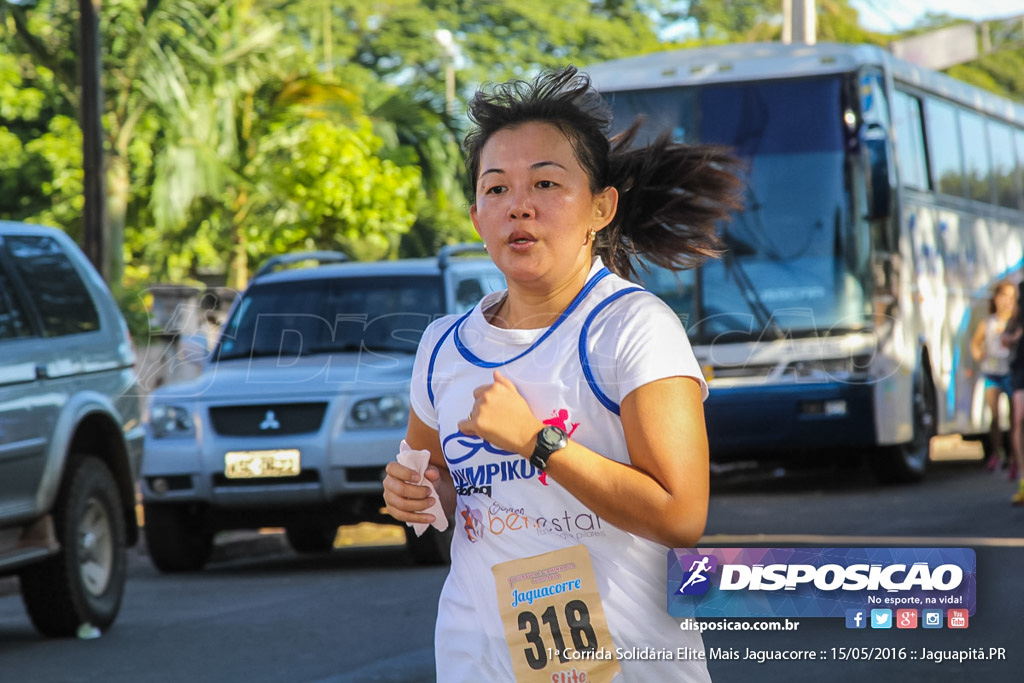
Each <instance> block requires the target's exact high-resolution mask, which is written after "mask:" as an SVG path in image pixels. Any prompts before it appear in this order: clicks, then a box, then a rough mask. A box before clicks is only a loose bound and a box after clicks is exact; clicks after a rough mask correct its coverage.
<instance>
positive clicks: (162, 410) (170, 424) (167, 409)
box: [149, 405, 195, 439]
mask: <svg viewBox="0 0 1024 683" xmlns="http://www.w3.org/2000/svg"><path fill="white" fill-rule="evenodd" d="M149 428H150V429H151V430H152V431H153V437H154V438H156V439H164V438H167V437H174V436H192V435H193V434H194V433H195V427H194V425H193V424H192V416H191V415H189V412H188V410H186V409H185V408H182V407H181V406H169V405H155V406H151V407H150V409H149Z"/></svg>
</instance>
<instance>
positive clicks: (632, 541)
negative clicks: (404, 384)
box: [411, 260, 710, 683]
mask: <svg viewBox="0 0 1024 683" xmlns="http://www.w3.org/2000/svg"><path fill="white" fill-rule="evenodd" d="M503 296H504V292H497V293H494V294H491V295H488V296H487V297H485V298H484V300H483V301H482V302H480V303H479V304H478V305H477V306H476V308H474V309H473V310H472V311H470V313H468V314H467V315H465V316H462V317H461V318H457V317H455V316H448V317H446V318H442V319H440V320H438V321H436V322H435V323H433V324H432V325H431V326H430V327H429V328H428V329H427V331H426V332H425V333H424V335H423V339H422V341H421V342H420V346H419V351H418V353H417V357H416V366H415V371H414V375H413V382H412V396H411V399H412V407H413V410H415V411H416V414H417V416H418V417H419V418H420V419H421V420H422V421H423V422H424V423H425V424H426V425H428V426H430V427H432V428H434V429H437V430H438V434H439V437H440V441H441V444H442V448H443V450H444V455H445V459H446V460H447V462H448V467H449V469H450V471H451V473H452V477H453V479H454V483H455V488H456V490H457V492H458V502H457V508H456V512H455V536H454V540H453V543H452V566H451V570H450V573H449V575H448V578H447V580H446V581H445V584H444V588H443V590H442V593H441V598H440V602H439V605H438V616H437V625H436V631H435V657H436V666H437V681H438V683H453V682H455V683H457V682H461V681H484V680H486V681H513V680H514V676H513V669H512V662H511V658H510V654H509V646H508V644H507V642H506V640H505V636H504V630H503V626H502V623H501V619H500V617H499V608H498V602H497V600H498V598H497V595H496V591H495V584H494V578H493V575H492V572H491V567H493V566H494V565H495V564H498V563H501V562H506V561H508V560H513V559H518V558H524V557H531V556H534V555H538V554H541V553H546V552H549V551H552V550H559V549H562V548H567V547H570V546H575V545H580V544H583V545H585V546H586V547H587V549H588V550H589V552H590V556H591V561H592V563H593V567H594V574H595V576H596V578H597V582H598V585H599V586H600V593H601V602H602V605H603V609H604V611H605V615H606V617H607V620H608V628H609V631H610V633H611V636H612V639H613V641H614V643H615V646H616V648H618V649H620V650H625V651H632V650H633V649H634V648H637V649H640V650H644V649H653V650H658V651H661V650H663V649H664V650H668V651H671V652H672V653H673V655H674V654H675V653H676V652H677V648H684V649H685V650H686V651H687V652H689V653H691V655H692V653H693V652H703V642H702V640H701V637H700V635H699V633H697V632H694V631H682V630H681V629H680V626H679V620H678V619H674V618H672V617H670V616H669V615H668V613H667V609H666V603H667V588H666V581H667V576H666V575H667V566H668V565H667V562H668V559H667V549H666V548H665V547H663V546H661V545H659V544H657V543H653V542H651V541H648V540H646V539H643V538H640V537H638V536H635V535H633V534H630V533H627V532H625V531H622V530H621V529H618V528H617V527H614V526H612V525H611V524H609V523H608V522H606V521H604V520H603V519H601V518H600V517H598V516H597V515H596V514H594V513H593V512H592V511H590V509H588V508H587V507H585V506H584V505H583V504H582V503H580V502H579V501H578V500H577V499H576V498H575V497H574V496H572V495H571V494H570V493H569V492H567V491H566V490H565V489H564V488H562V487H561V486H560V485H559V484H558V482H556V481H554V480H553V479H550V478H547V477H541V476H539V474H540V473H539V472H538V471H537V470H536V469H535V468H534V467H533V465H531V464H530V462H529V461H528V460H527V459H525V458H523V457H522V456H520V455H518V454H510V453H507V452H504V451H501V450H499V449H497V448H495V447H493V446H491V445H490V444H488V443H486V442H484V441H483V440H482V439H480V438H478V437H468V436H466V435H464V434H462V433H461V432H459V430H458V426H457V424H458V422H459V421H460V420H462V419H464V418H465V416H466V415H467V414H468V413H469V411H470V408H471V407H472V405H473V390H474V389H475V388H476V387H478V386H480V385H483V384H489V383H491V382H492V381H493V372H494V369H495V367H497V369H499V370H500V371H501V372H502V374H504V375H505V376H506V377H508V378H509V379H510V380H511V381H512V382H513V383H514V384H515V386H516V388H517V389H518V391H519V393H520V394H521V395H522V396H523V397H524V398H525V399H526V402H527V403H528V404H529V406H530V408H531V410H532V411H533V413H534V414H535V415H536V416H538V417H540V418H541V419H542V420H545V421H546V422H548V423H549V424H556V425H558V426H560V427H562V428H563V429H564V430H565V431H566V432H567V433H569V434H570V438H571V439H572V440H574V441H576V442H578V443H580V444H582V445H584V446H586V447H587V448H590V449H591V450H593V451H595V452H597V453H600V454H602V455H604V456H605V457H608V458H611V459H613V460H616V461H619V462H624V463H628V462H629V454H628V451H627V449H626V441H625V436H624V433H623V430H622V424H621V421H620V419H619V415H618V404H619V403H621V401H622V398H623V397H625V396H626V395H628V394H629V393H630V392H631V391H633V390H634V389H636V388H637V387H640V386H642V385H644V384H647V383H649V382H653V381H655V380H658V379H662V378H666V377H675V376H684V377H692V378H695V379H696V380H697V381H698V382H700V384H701V387H702V391H703V393H704V396H705V397H706V396H707V385H706V384H705V382H704V379H703V377H702V375H701V372H700V368H699V366H698V364H697V361H696V359H695V358H694V355H693V351H692V349H691V348H690V344H689V340H688V339H687V337H686V332H685V330H684V329H683V327H682V324H681V323H680V321H679V318H678V317H677V316H676V315H675V314H674V313H673V312H672V310H671V309H670V308H669V307H668V306H667V305H665V304H664V302H662V301H661V300H660V299H658V298H657V297H655V296H654V295H652V294H650V293H648V292H646V291H644V290H642V289H640V288H638V287H636V286H635V285H633V284H632V283H630V282H628V281H626V280H623V279H622V278H619V277H617V276H615V275H613V274H610V273H608V272H607V270H606V269H605V268H604V267H603V265H602V264H601V262H600V261H599V260H595V262H594V265H593V267H592V269H591V271H590V275H589V278H588V282H587V285H586V286H585V287H584V290H583V291H582V292H581V293H580V296H578V297H577V298H576V300H575V301H574V302H573V304H571V305H570V306H569V308H567V309H566V313H565V315H564V316H563V318H562V319H561V320H559V321H558V322H557V323H555V324H554V325H552V326H551V327H550V328H545V329H541V330H508V329H501V328H497V327H494V326H492V325H491V324H490V323H488V322H487V320H486V319H485V317H484V314H483V311H485V310H487V309H488V308H490V307H491V306H493V305H495V304H497V303H498V302H499V301H501V298H502V297H503ZM609 297H611V298H609ZM588 318H590V319H589V320H588ZM581 340H582V342H581ZM581 349H582V351H581ZM554 457H559V456H558V455H557V454H555V456H554ZM620 666H621V668H622V673H623V675H622V676H620V677H618V678H617V679H616V680H617V681H638V682H639V681H643V682H644V683H651V682H657V681H665V682H666V683H668V682H671V683H678V682H680V681H709V680H710V678H709V676H708V672H707V668H706V665H705V662H704V661H703V660H700V659H696V658H695V657H693V656H689V657H687V658H684V659H675V658H673V659H672V660H660V661H649V660H623V661H620Z"/></svg>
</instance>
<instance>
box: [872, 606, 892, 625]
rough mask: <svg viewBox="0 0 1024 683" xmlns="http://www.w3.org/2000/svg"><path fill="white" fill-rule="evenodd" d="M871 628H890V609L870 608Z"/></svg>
mask: <svg viewBox="0 0 1024 683" xmlns="http://www.w3.org/2000/svg"><path fill="white" fill-rule="evenodd" d="M871 628H892V610H891V609H873V610H871Z"/></svg>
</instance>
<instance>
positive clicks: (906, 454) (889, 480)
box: [871, 364, 938, 484]
mask: <svg viewBox="0 0 1024 683" xmlns="http://www.w3.org/2000/svg"><path fill="white" fill-rule="evenodd" d="M911 400H912V406H911V410H912V412H913V420H914V438H912V439H911V440H910V441H908V442H907V443H903V444H898V445H896V446H883V447H882V448H880V449H878V451H876V452H875V453H874V454H873V457H872V458H871V468H872V470H874V473H875V476H876V477H877V478H878V480H879V481H881V482H883V483H886V484H906V483H911V482H915V481H920V480H921V479H923V478H924V473H925V469H926V468H927V466H928V455H929V452H930V446H931V440H932V437H933V436H935V434H936V430H937V424H938V415H937V406H936V404H935V385H934V384H933V383H932V380H931V377H930V376H929V374H928V372H927V370H925V369H924V366H923V364H922V367H920V368H919V369H918V370H917V372H915V373H914V395H913V398H912V399H911Z"/></svg>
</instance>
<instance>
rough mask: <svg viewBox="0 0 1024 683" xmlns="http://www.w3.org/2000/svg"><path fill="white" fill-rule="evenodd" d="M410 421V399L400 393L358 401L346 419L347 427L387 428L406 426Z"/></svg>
mask: <svg viewBox="0 0 1024 683" xmlns="http://www.w3.org/2000/svg"><path fill="white" fill-rule="evenodd" d="M408 422H409V401H408V399H407V398H406V397H405V396H401V395H399V394H389V395H387V396H375V397H374V398H365V399H362V400H360V401H356V402H355V404H353V406H352V409H351V410H350V411H349V413H348V418H347V419H346V420H345V428H346V429H350V430H351V429H387V428H390V427H404V426H405V425H406V424H407V423H408Z"/></svg>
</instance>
